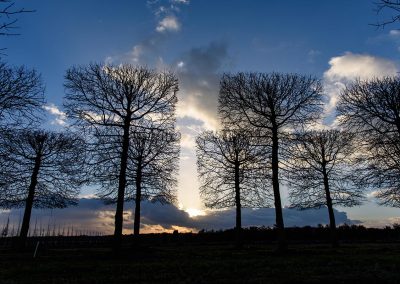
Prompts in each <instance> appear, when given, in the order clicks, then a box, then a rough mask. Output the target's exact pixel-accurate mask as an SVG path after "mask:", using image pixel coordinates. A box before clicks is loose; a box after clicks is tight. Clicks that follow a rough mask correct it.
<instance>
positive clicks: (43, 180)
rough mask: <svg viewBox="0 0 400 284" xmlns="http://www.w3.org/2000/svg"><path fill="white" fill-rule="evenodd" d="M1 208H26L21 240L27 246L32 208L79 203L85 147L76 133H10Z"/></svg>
mask: <svg viewBox="0 0 400 284" xmlns="http://www.w3.org/2000/svg"><path fill="white" fill-rule="evenodd" d="M0 147H1V150H2V153H6V154H5V155H3V157H2V158H3V163H2V168H1V170H2V173H3V175H4V176H6V177H7V179H2V183H1V184H0V196H1V197H0V207H1V208H14V207H25V212H24V216H23V220H22V225H21V231H20V238H21V243H22V244H24V243H25V240H26V238H27V235H28V231H29V222H30V218H31V211H32V208H33V207H35V208H64V207H67V206H69V205H74V204H76V200H75V199H76V198H77V195H78V193H79V187H80V186H81V185H82V184H83V182H84V179H85V147H84V142H83V140H82V139H80V138H79V137H77V136H76V135H73V134H67V133H55V132H50V131H44V130H8V131H6V132H5V133H3V135H2V139H1V141H0Z"/></svg>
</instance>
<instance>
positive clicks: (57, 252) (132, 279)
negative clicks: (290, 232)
mask: <svg viewBox="0 0 400 284" xmlns="http://www.w3.org/2000/svg"><path fill="white" fill-rule="evenodd" d="M275 247H276V246H275V245H273V244H252V245H249V244H248V245H245V246H244V247H243V248H240V249H238V248H235V246H233V245H231V244H221V243H181V242H167V243H156V244H154V245H151V244H148V243H146V244H141V245H137V244H136V245H133V246H132V245H125V247H124V248H123V249H122V251H121V253H120V254H118V255H117V254H116V253H114V252H113V250H111V249H109V248H101V247H96V248H79V249H67V248H63V249H57V248H48V249H42V251H41V250H40V249H39V251H38V254H37V256H36V258H33V251H31V250H30V251H27V252H16V251H14V250H4V249H3V250H1V251H0V283H121V282H126V283H305V282H306V283H320V282H324V283H343V282H353V283H400V273H399V272H400V244H399V243H363V244H360V243H358V244H357V243H351V244H349V243H348V244H342V245H341V247H340V248H337V249H332V248H331V247H330V246H329V245H328V244H291V245H290V246H289V250H288V252H286V253H284V254H278V253H277V252H276V251H275Z"/></svg>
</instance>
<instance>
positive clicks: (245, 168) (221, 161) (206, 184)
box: [196, 130, 270, 244]
mask: <svg viewBox="0 0 400 284" xmlns="http://www.w3.org/2000/svg"><path fill="white" fill-rule="evenodd" d="M196 145H197V147H196V154H197V169H198V174H199V178H200V181H201V187H200V195H201V197H202V199H203V201H204V203H205V206H206V207H208V208H217V209H220V208H227V207H236V232H237V242H238V244H241V229H242V221H241V220H242V219H241V208H242V207H265V206H267V205H268V204H269V194H268V193H269V191H268V187H269V185H270V183H269V179H267V178H266V176H265V165H263V164H262V157H263V156H262V155H261V152H260V149H259V145H258V142H257V141H256V139H255V138H254V137H252V136H251V133H249V132H248V131H244V130H222V131H220V132H212V131H205V132H203V133H202V134H200V136H198V137H197V140H196Z"/></svg>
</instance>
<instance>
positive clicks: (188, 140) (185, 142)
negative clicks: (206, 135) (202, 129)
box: [181, 133, 196, 149]
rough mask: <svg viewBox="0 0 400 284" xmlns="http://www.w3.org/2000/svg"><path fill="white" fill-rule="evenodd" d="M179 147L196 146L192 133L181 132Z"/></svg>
mask: <svg viewBox="0 0 400 284" xmlns="http://www.w3.org/2000/svg"><path fill="white" fill-rule="evenodd" d="M181 147H182V148H187V149H194V148H195V147H196V138H195V137H194V136H193V135H190V134H187V133H182V136H181Z"/></svg>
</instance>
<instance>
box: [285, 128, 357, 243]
mask: <svg viewBox="0 0 400 284" xmlns="http://www.w3.org/2000/svg"><path fill="white" fill-rule="evenodd" d="M293 138H294V139H293V141H292V143H291V145H290V146H289V148H288V151H287V152H288V153H289V154H288V159H287V160H286V161H285V162H284V163H285V164H286V167H285V171H284V172H285V175H286V178H287V179H288V187H289V189H290V192H289V197H290V201H291V207H295V208H299V209H308V208H320V207H323V206H326V207H327V208H328V213H329V223H330V229H331V235H332V245H333V246H337V244H338V243H337V236H336V221H335V214H334V211H333V206H334V205H340V206H348V207H351V206H355V205H359V204H360V203H361V200H362V199H363V194H362V191H361V190H360V188H359V187H358V186H357V184H356V183H354V171H353V163H354V161H353V155H354V152H355V149H356V147H355V146H354V144H353V142H354V141H353V140H354V134H352V133H349V132H342V131H339V130H321V131H307V132H301V133H297V134H295V135H294V137H293Z"/></svg>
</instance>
